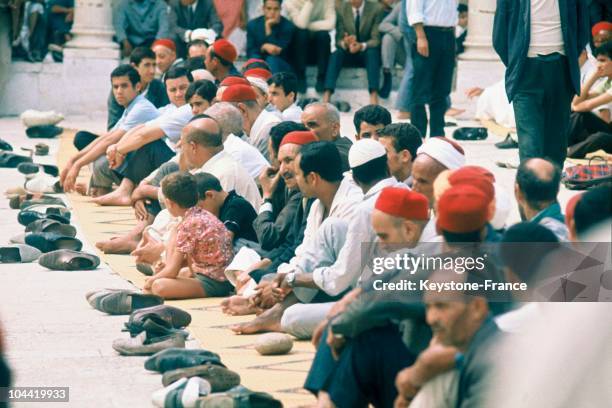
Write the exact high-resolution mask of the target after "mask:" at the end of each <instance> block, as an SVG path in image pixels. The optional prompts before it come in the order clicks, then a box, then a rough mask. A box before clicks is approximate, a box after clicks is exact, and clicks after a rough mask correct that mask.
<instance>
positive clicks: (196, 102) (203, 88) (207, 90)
mask: <svg viewBox="0 0 612 408" xmlns="http://www.w3.org/2000/svg"><path fill="white" fill-rule="evenodd" d="M216 95H217V87H216V86H215V84H213V83H212V82H210V81H208V80H206V79H201V80H199V81H195V82H193V83H192V84H191V85H189V88H187V92H185V101H187V103H188V104H189V106H191V113H192V114H193V116H196V115H199V114H202V113H204V111H205V110H206V109H208V108H209V107H210V106H211V105H212V103H213V100H214V99H215V96H216Z"/></svg>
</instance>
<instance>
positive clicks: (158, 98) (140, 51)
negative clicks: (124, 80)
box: [83, 47, 170, 147]
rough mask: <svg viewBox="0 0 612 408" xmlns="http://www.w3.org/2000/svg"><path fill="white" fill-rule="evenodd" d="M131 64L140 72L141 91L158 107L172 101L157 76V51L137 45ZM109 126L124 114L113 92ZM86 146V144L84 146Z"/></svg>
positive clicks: (109, 99) (108, 106) (109, 127)
mask: <svg viewBox="0 0 612 408" xmlns="http://www.w3.org/2000/svg"><path fill="white" fill-rule="evenodd" d="M130 65H131V66H133V67H134V68H136V70H137V71H138V74H140V83H141V85H142V89H141V91H140V93H141V94H142V95H143V96H144V97H145V98H147V99H148V100H149V101H151V103H152V104H153V105H155V107H156V108H161V107H162V106H166V105H167V104H168V103H170V100H169V99H168V93H167V92H166V87H165V85H164V84H163V82H162V81H160V80H159V79H156V78H155V53H154V52H153V50H151V49H150V48H148V47H137V48H134V51H132V53H131V54H130ZM107 108H108V120H107V123H106V125H107V128H108V129H111V128H112V127H113V126H115V123H117V121H118V120H119V118H120V117H121V115H122V114H123V110H124V108H123V106H121V105H119V104H118V103H117V101H116V100H115V97H114V96H113V93H112V92H111V93H110V95H109V97H108V103H107ZM83 147H84V146H83Z"/></svg>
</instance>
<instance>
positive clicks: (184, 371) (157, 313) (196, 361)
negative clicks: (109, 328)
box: [85, 289, 282, 408]
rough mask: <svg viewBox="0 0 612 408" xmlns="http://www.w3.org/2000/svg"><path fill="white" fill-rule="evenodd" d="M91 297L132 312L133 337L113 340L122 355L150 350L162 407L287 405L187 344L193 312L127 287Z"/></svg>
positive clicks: (127, 326)
mask: <svg viewBox="0 0 612 408" xmlns="http://www.w3.org/2000/svg"><path fill="white" fill-rule="evenodd" d="M85 296H86V299H87V302H88V303H89V304H90V306H91V307H93V308H94V309H96V310H99V311H101V312H104V313H107V314H111V315H128V314H129V318H128V321H127V322H125V323H124V327H123V329H122V331H124V332H128V333H129V337H123V338H119V339H117V340H115V341H114V342H113V349H114V350H115V351H117V352H118V353H119V354H120V355H122V356H150V357H149V358H148V359H147V360H146V361H145V363H144V368H145V370H147V371H153V372H156V373H159V374H162V385H163V388H161V389H159V390H157V391H156V392H154V393H153V395H152V397H151V399H152V402H153V405H154V406H156V407H160V408H195V407H208V408H211V407H238V406H240V407H270V408H274V407H282V404H281V403H280V402H279V401H278V400H276V399H274V398H273V397H272V396H271V395H269V394H266V393H261V392H253V391H251V390H249V389H247V388H245V387H243V386H241V385H240V375H239V374H238V373H236V372H234V371H232V370H230V369H228V368H227V367H226V366H225V364H223V362H222V361H221V357H220V356H219V355H218V354H217V353H214V352H212V351H208V350H204V349H186V348H185V342H186V340H187V338H188V336H189V334H188V332H187V331H185V328H186V327H187V326H189V324H190V323H191V315H190V314H189V313H187V312H186V311H184V310H181V309H179V308H176V307H173V306H169V305H165V304H163V302H164V300H163V299H162V298H161V297H159V296H155V295H150V294H143V293H140V292H137V291H133V290H126V289H101V290H96V291H92V292H88V293H87V294H86V295H85Z"/></svg>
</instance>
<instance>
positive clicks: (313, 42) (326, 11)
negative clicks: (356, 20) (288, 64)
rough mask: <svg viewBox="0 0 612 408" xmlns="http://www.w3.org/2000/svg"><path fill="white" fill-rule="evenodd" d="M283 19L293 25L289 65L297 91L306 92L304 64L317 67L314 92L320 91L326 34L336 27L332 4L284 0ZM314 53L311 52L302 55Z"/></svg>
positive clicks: (322, 0)
mask: <svg viewBox="0 0 612 408" xmlns="http://www.w3.org/2000/svg"><path fill="white" fill-rule="evenodd" d="M284 7H285V10H286V12H287V18H288V19H289V20H290V21H291V22H292V23H293V24H294V25H295V27H296V29H295V34H294V37H293V48H294V52H293V65H294V68H295V73H296V75H297V79H298V92H299V93H302V94H304V93H306V91H307V89H308V86H307V83H306V65H308V64H309V63H314V64H315V65H316V66H317V82H316V85H315V90H316V91H317V92H323V83H324V81H325V71H327V63H328V61H329V53H330V48H329V47H330V42H331V39H330V37H329V32H330V31H332V30H333V29H334V28H336V9H335V7H334V2H332V1H327V0H314V1H308V0H285V3H284ZM303 50H314V51H315V52H303Z"/></svg>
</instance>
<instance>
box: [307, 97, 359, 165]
mask: <svg viewBox="0 0 612 408" xmlns="http://www.w3.org/2000/svg"><path fill="white" fill-rule="evenodd" d="M302 123H303V124H304V126H306V128H307V129H308V130H310V131H311V132H312V133H314V134H315V136H316V137H317V139H319V140H321V141H328V142H333V143H334V144H335V145H336V147H337V148H338V151H339V152H340V159H341V160H342V170H343V171H346V170H348V169H349V164H348V153H349V149H350V148H351V146H352V145H353V142H351V139H349V138H348V137H343V136H342V135H341V134H340V112H338V109H337V108H336V107H335V106H334V105H332V104H331V103H324V102H313V103H311V104H309V105H306V107H305V108H304V112H302Z"/></svg>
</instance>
